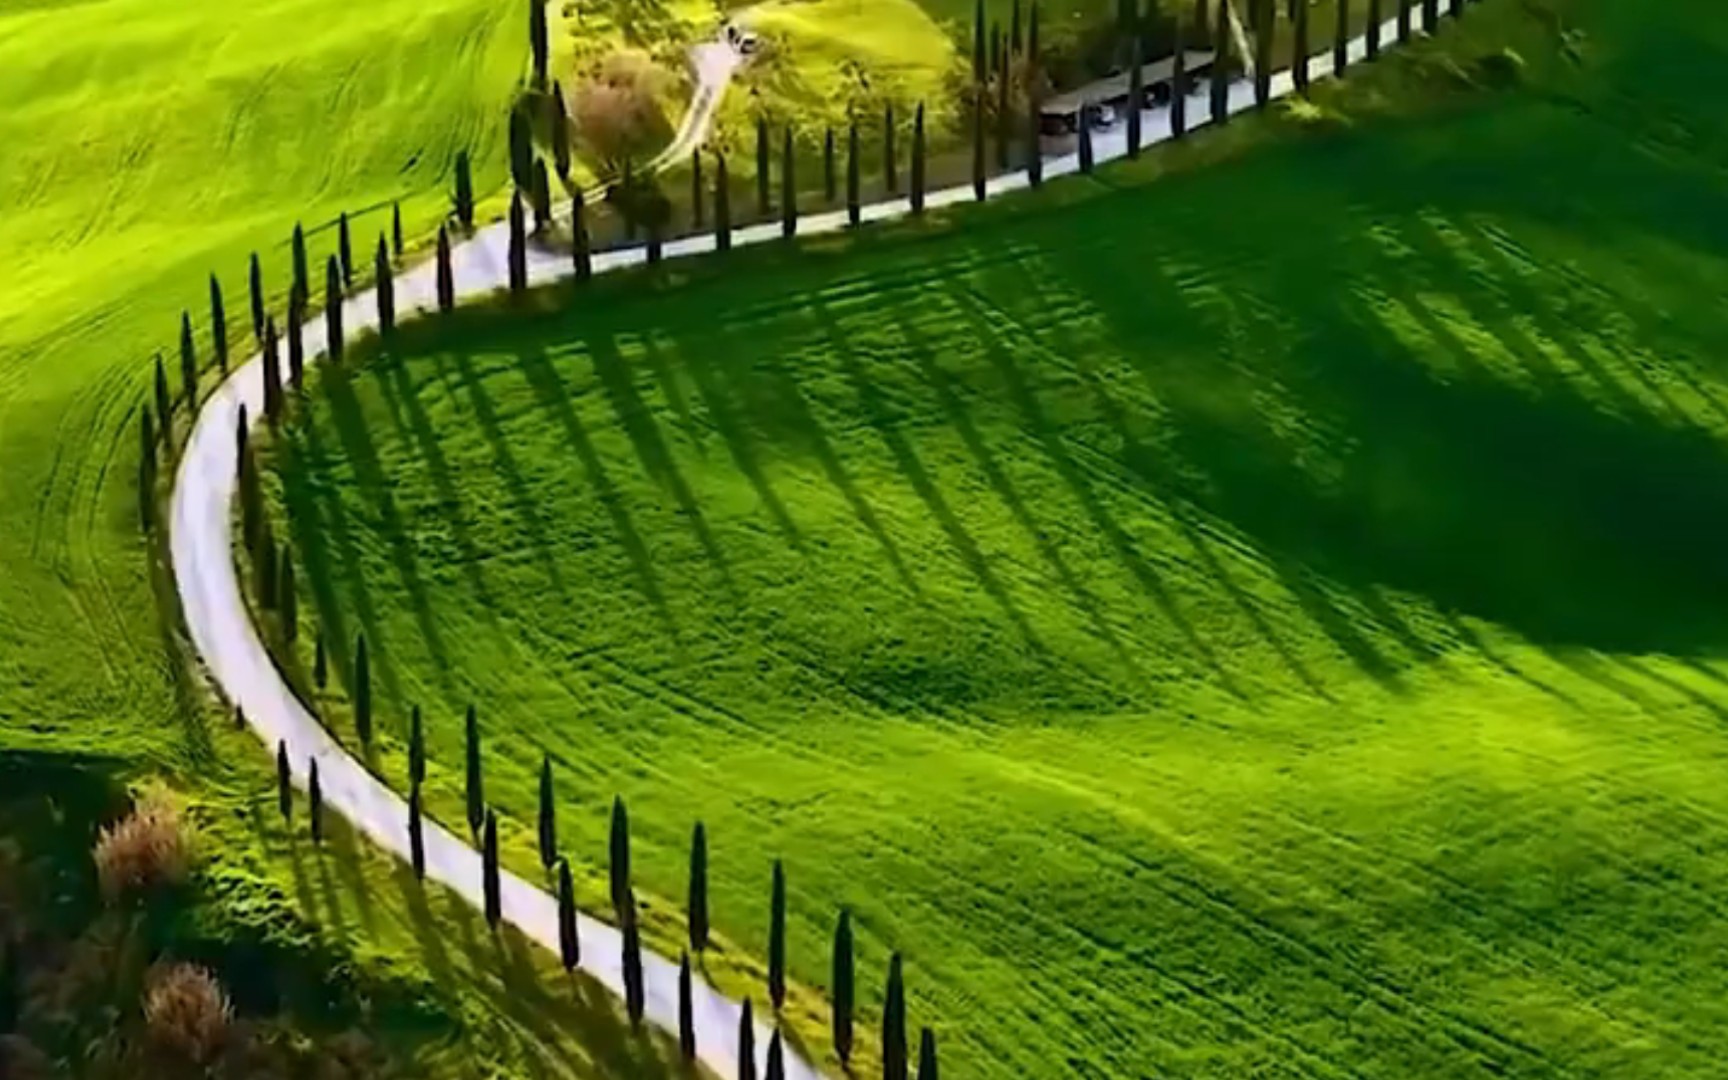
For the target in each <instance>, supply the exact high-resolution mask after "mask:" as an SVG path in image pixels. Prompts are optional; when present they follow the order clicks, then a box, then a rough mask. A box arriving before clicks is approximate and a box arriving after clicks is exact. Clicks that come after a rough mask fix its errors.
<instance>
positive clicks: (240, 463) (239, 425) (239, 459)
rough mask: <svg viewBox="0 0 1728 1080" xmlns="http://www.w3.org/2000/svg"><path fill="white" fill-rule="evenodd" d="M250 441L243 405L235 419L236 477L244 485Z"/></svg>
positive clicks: (249, 455)
mask: <svg viewBox="0 0 1728 1080" xmlns="http://www.w3.org/2000/svg"><path fill="white" fill-rule="evenodd" d="M250 441H251V436H250V435H249V434H248V432H247V430H246V406H244V405H242V406H240V410H239V415H238V416H237V417H235V419H234V470H235V471H234V475H235V476H237V477H238V478H239V479H240V483H241V484H242V485H244V484H245V483H246V466H247V464H249V459H250V457H251V454H250V451H251V449H252V448H251V446H250V445H249V444H250ZM241 494H242V495H244V494H245V493H244V492H242V493H241Z"/></svg>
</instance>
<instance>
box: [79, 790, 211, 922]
mask: <svg viewBox="0 0 1728 1080" xmlns="http://www.w3.org/2000/svg"><path fill="white" fill-rule="evenodd" d="M94 856H95V859H96V880H97V881H98V882H99V883H100V884H101V886H102V895H103V896H104V897H106V898H107V899H108V900H109V901H117V900H120V899H122V898H124V897H126V896H128V895H136V894H144V893H149V892H153V891H155V890H157V889H161V888H165V887H171V886H174V885H178V884H180V883H182V882H184V881H185V880H186V875H187V874H188V873H189V872H190V871H191V869H192V851H191V844H190V842H189V838H188V836H187V833H186V830H185V829H184V828H183V827H182V825H181V821H180V812H179V810H177V809H175V808H174V806H173V805H172V804H170V803H169V802H168V801H167V800H166V799H165V798H163V797H161V796H159V795H157V796H147V797H145V798H144V799H142V800H140V801H139V803H138V804H137V805H136V806H135V807H133V809H132V812H131V813H130V814H128V815H126V817H124V818H122V819H121V820H120V821H118V822H116V823H115V824H113V825H110V826H109V827H108V828H106V829H103V830H102V835H101V836H100V837H98V838H97V840H96V850H95V852H94Z"/></svg>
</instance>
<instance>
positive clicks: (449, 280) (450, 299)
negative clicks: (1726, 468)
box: [438, 225, 456, 311]
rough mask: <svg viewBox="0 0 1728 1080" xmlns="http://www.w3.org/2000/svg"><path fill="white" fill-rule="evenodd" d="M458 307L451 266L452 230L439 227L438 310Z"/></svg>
mask: <svg viewBox="0 0 1728 1080" xmlns="http://www.w3.org/2000/svg"><path fill="white" fill-rule="evenodd" d="M455 306H456V276H455V273H454V272H453V270H452V268H451V266H450V230H448V229H446V228H445V227H444V226H442V225H440V226H438V310H439V311H449V310H450V309H451V308H453V307H455Z"/></svg>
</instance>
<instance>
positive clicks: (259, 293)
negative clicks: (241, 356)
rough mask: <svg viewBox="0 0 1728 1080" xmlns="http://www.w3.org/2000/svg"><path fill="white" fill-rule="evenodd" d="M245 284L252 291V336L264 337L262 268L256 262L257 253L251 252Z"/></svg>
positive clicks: (256, 338)
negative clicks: (250, 265) (250, 266)
mask: <svg viewBox="0 0 1728 1080" xmlns="http://www.w3.org/2000/svg"><path fill="white" fill-rule="evenodd" d="M246 281H247V284H248V285H249V286H250V288H251V291H252V338H253V340H262V339H263V337H264V268H263V266H262V265H261V264H260V263H259V262H258V253H257V252H256V251H254V252H253V253H252V268H251V270H250V271H249V272H248V273H247V277H246Z"/></svg>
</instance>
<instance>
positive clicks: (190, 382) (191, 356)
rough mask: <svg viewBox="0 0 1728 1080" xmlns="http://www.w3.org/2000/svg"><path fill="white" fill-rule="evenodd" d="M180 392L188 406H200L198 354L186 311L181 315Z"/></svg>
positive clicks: (190, 322) (190, 319) (189, 316)
mask: <svg viewBox="0 0 1728 1080" xmlns="http://www.w3.org/2000/svg"><path fill="white" fill-rule="evenodd" d="M180 390H181V393H183V394H185V395H186V404H187V405H188V406H196V405H197V404H198V353H197V352H196V351H195V350H194V349H193V347H192V316H191V314H190V313H189V312H185V311H182V312H181V313H180ZM187 411H188V412H191V411H192V409H191V408H188V410H187Z"/></svg>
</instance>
